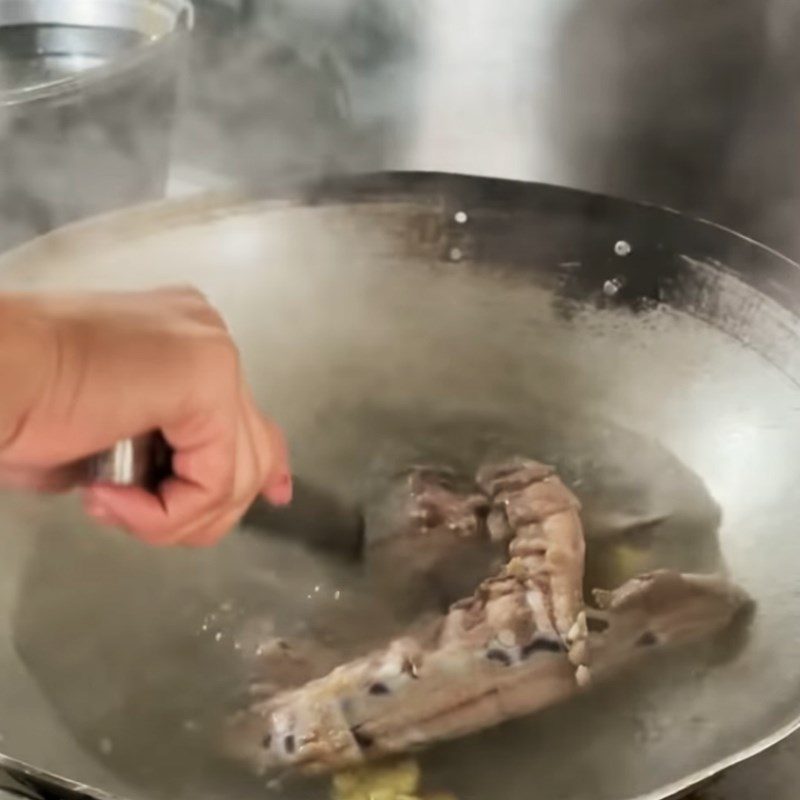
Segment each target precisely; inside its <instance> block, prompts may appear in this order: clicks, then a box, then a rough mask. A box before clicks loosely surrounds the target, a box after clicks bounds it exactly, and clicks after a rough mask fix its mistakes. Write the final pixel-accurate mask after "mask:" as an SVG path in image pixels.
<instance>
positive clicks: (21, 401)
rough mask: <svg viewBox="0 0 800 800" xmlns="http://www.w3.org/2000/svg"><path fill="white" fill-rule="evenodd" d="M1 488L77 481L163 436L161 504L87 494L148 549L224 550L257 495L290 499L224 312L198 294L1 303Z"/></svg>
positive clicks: (123, 490) (123, 495)
mask: <svg viewBox="0 0 800 800" xmlns="http://www.w3.org/2000/svg"><path fill="white" fill-rule="evenodd" d="M0 374H2V375H4V376H5V378H4V381H3V383H4V385H5V386H8V387H9V391H8V392H6V397H5V399H0V483H1V484H4V485H7V486H16V487H23V488H31V489H37V490H43V491H59V490H63V489H66V488H69V487H70V486H72V485H73V484H74V477H73V476H72V475H71V473H70V469H69V465H70V464H73V463H75V462H76V461H77V460H79V459H84V458H86V457H88V456H90V455H93V454H95V453H98V452H101V451H103V450H106V449H107V448H109V447H111V446H112V445H114V444H115V443H116V442H117V441H119V440H121V439H127V438H131V437H133V436H137V435H139V434H143V433H148V432H151V431H155V430H160V431H161V433H162V434H163V435H164V437H165V439H166V440H167V442H168V443H169V445H170V447H171V449H172V450H173V451H174V454H173V458H172V472H173V476H172V477H170V478H168V479H167V480H166V481H165V482H164V483H163V484H162V485H161V486H160V488H159V492H158V495H153V494H150V493H148V492H146V491H145V490H144V489H140V488H135V487H120V486H109V485H95V486H90V487H88V488H87V489H86V490H85V498H84V502H85V507H86V510H87V511H88V513H89V514H90V515H92V516H93V517H95V518H96V519H98V520H99V521H101V522H105V523H107V524H112V525H116V526H119V527H122V528H124V529H126V530H128V531H130V532H131V533H132V534H134V535H135V536H137V537H138V538H140V539H142V540H144V541H146V542H149V543H151V544H161V545H163V544H177V543H180V544H186V545H195V546H203V545H209V544H213V543H214V542H216V541H217V540H218V539H219V538H220V537H221V536H223V535H224V534H225V533H226V532H227V531H228V530H230V528H232V527H233V526H234V525H235V524H236V522H237V521H238V520H239V518H240V517H241V516H242V515H243V514H244V512H245V511H246V509H247V507H248V506H249V505H250V503H251V502H252V500H253V499H254V498H255V497H256V496H257V495H258V494H259V493H260V494H263V495H264V496H265V497H266V499H267V500H268V501H270V502H271V503H273V504H274V505H285V504H287V503H289V502H290V500H291V494H292V483H291V476H290V472H289V465H288V457H287V452H286V445H285V442H284V439H283V436H282V434H281V432H280V431H279V430H278V428H277V427H276V426H275V425H274V423H272V422H270V421H268V420H267V419H265V418H264V417H263V416H262V415H261V414H260V413H259V411H258V410H257V408H256V406H255V403H254V400H253V397H252V394H251V392H250V390H249V388H248V386H247V385H246V383H245V381H244V378H243V375H242V372H241V367H240V363H239V357H238V354H237V351H236V347H235V345H234V343H233V340H232V339H231V337H230V335H229V334H228V332H227V330H226V328H225V324H224V322H223V321H222V319H221V317H220V316H219V314H218V313H217V312H216V311H215V310H214V309H213V308H212V307H211V306H210V305H209V304H208V302H207V301H206V300H205V298H204V297H203V296H202V295H201V294H199V293H198V292H196V291H194V290H192V289H184V288H167V289H160V290H155V291H149V292H137V293H120V294H114V293H106V294H101V293H97V294H79V295H69V296H68V295H45V294H43V295H34V294H26V295H0Z"/></svg>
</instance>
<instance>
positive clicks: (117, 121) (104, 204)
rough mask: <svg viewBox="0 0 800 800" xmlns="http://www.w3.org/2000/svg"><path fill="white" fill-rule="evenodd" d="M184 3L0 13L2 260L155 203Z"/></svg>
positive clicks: (162, 180)
mask: <svg viewBox="0 0 800 800" xmlns="http://www.w3.org/2000/svg"><path fill="white" fill-rule="evenodd" d="M192 19H193V12H192V7H191V5H190V4H189V3H188V2H187V1H186V0H81V2H52V1H51V0H7V1H5V0H4V2H2V3H0V250H3V249H7V248H9V247H10V246H13V245H14V244H17V243H19V242H21V241H24V240H26V239H30V238H32V237H33V236H35V235H37V234H40V233H44V232H46V231H48V230H52V229H53V228H55V227H58V226H59V225H63V224H65V223H67V222H71V221H74V220H76V219H80V218H82V217H86V216H89V215H92V214H97V213H100V212H103V211H107V210H110V209H114V208H120V207H123V206H126V205H130V204H132V203H137V202H142V201H144V200H149V199H155V198H158V197H161V196H163V192H164V187H165V185H166V182H167V176H168V172H169V158H170V135H171V131H172V125H173V115H174V110H175V95H176V90H177V84H178V75H179V68H180V64H181V63H182V46H183V42H184V40H185V38H186V35H187V31H188V29H189V27H190V26H191V24H192Z"/></svg>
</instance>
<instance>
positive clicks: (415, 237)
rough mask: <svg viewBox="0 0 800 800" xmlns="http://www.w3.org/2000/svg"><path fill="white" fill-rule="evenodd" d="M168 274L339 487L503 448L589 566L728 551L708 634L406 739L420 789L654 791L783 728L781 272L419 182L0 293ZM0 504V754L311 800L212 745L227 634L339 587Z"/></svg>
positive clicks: (210, 218)
mask: <svg viewBox="0 0 800 800" xmlns="http://www.w3.org/2000/svg"><path fill="white" fill-rule="evenodd" d="M176 282H191V283H193V284H195V285H197V286H199V287H200V288H201V289H202V290H204V291H205V292H206V293H207V294H208V295H209V296H210V297H211V298H212V299H213V301H214V302H215V303H216V304H217V305H218V306H219V307H220V308H221V310H222V311H223V313H224V314H225V316H226V318H227V319H228V321H229V323H230V325H231V327H232V329H233V331H234V333H235V335H236V337H237V339H238V341H239V342H240V344H241V349H242V353H243V358H244V362H245V365H246V368H247V371H248V373H249V376H250V378H251V379H252V381H253V383H254V385H255V389H256V392H257V395H258V397H259V400H260V402H261V404H262V405H263V407H264V408H265V409H268V410H269V411H270V412H271V413H272V414H274V415H275V416H276V417H277V419H278V420H279V421H280V422H281V423H282V425H283V426H284V427H285V428H286V429H287V431H288V433H289V436H290V439H291V443H292V447H293V451H294V465H295V468H296V470H297V471H298V472H299V473H302V474H303V475H304V476H306V477H308V478H311V479H314V480H316V481H319V482H321V483H323V484H324V485H326V486H327V487H329V488H330V490H331V491H334V492H338V493H340V494H341V495H342V496H344V497H348V498H356V499H357V498H358V497H359V496H361V495H362V494H363V493H364V492H365V491H366V490H367V489H369V488H370V487H371V486H372V485H373V484H374V482H375V481H379V480H381V476H382V475H384V474H385V473H386V471H387V469H389V468H392V467H394V466H397V465H398V464H403V463H407V462H408V461H409V460H415V459H419V458H446V459H448V460H450V461H452V462H455V463H459V464H463V465H469V464H472V463H474V462H475V461H477V460H479V459H480V458H482V457H483V456H485V455H486V454H489V453H496V452H501V451H502V452H507V451H512V450H513V451H521V452H524V453H526V454H530V455H532V456H535V457H537V458H542V459H544V460H547V461H552V462H554V463H555V464H557V465H558V467H559V469H560V470H561V471H562V473H563V474H564V475H565V476H566V477H567V479H568V480H569V481H570V482H571V483H572V485H574V486H575V487H576V491H578V492H579V493H580V494H581V497H582V499H583V501H584V503H585V506H586V519H587V524H588V536H589V548H588V549H589V572H590V576H591V580H592V581H594V582H595V583H598V582H612V581H613V582H616V581H617V580H618V579H620V578H621V577H624V576H625V575H626V574H627V572H628V571H639V570H640V569H642V568H646V567H647V566H651V565H661V566H676V567H680V568H690V569H697V570H710V569H715V568H718V567H721V566H724V567H725V568H726V569H728V570H729V571H730V573H731V574H732V576H733V578H734V579H735V580H736V581H738V582H739V583H741V584H742V585H743V586H744V588H745V589H747V590H748V591H749V592H750V593H752V595H753V596H754V597H755V598H756V600H757V603H758V608H757V611H756V614H755V617H754V620H753V622H752V625H751V627H750V628H749V630H748V631H746V632H745V634H743V635H742V636H740V637H738V638H736V639H735V640H731V641H726V642H725V643H724V646H723V645H722V644H715V645H714V646H708V647H702V648H699V649H698V650H697V651H696V652H694V653H692V654H689V655H687V656H683V657H681V658H679V659H678V658H676V659H672V658H669V659H668V658H664V659H661V660H660V661H658V662H657V663H654V664H651V666H650V668H649V669H645V670H643V671H640V672H639V673H637V674H635V675H634V676H631V675H627V676H624V677H622V678H621V679H620V680H619V681H617V682H616V683H614V684H612V685H609V686H607V687H603V688H600V689H598V690H597V691H596V692H595V693H593V694H592V695H590V696H588V697H586V698H582V699H580V700H579V701H578V702H574V703H571V704H569V705H567V706H566V707H562V708H557V709H553V710H551V711H549V712H547V713H545V714H542V715H539V716H537V717H535V718H533V719H531V720H525V721H522V722H518V723H515V724H512V725H508V726H504V727H502V728H500V729H497V730H494V731H490V732H488V733H486V734H484V735H481V736H478V737H475V738H473V739H469V740H464V741H460V742H456V743H454V744H452V745H448V746H446V747H442V748H439V749H437V750H435V751H433V752H431V753H429V754H426V755H425V756H424V757H423V769H424V773H425V774H426V775H427V776H428V777H429V778H430V779H431V780H433V781H434V783H435V784H436V785H437V786H444V787H447V788H449V789H451V790H452V791H454V792H455V793H456V795H457V796H458V797H459V798H460V800H488V799H489V798H494V797H500V796H502V797H504V798H507V800H521V799H522V798H529V797H533V796H536V797H546V798H567V799H568V800H584V798H585V799H586V800H589V798H591V800H627V799H629V798H639V800H644V798H649V799H650V800H655V799H656V798H664V797H667V796H670V795H672V794H674V793H676V792H679V791H681V790H684V789H686V788H687V787H689V786H691V785H693V784H695V783H696V782H698V781H700V780H702V779H704V778H707V777H709V776H710V775H713V774H714V773H716V772H717V771H719V770H721V769H723V768H724V767H726V766H728V765H731V764H733V763H735V762H737V761H739V760H741V759H743V758H745V757H747V756H748V755H750V754H753V753H755V752H757V751H758V750H760V749H763V748H765V747H766V746H768V745H769V744H770V743H772V742H775V741H777V740H779V739H780V738H782V737H784V736H786V735H787V734H788V733H789V732H790V731H792V730H793V729H794V728H796V727H797V726H798V724H800V675H799V674H798V670H797V667H796V664H797V661H798V655H800V638H798V633H797V631H798V626H797V618H798V612H799V611H800V592H799V591H798V589H797V586H798V580H797V571H798V566H799V565H800V538H798V536H797V535H796V530H797V521H796V520H797V518H798V516H799V513H798V512H800V496H799V495H798V492H797V490H796V483H797V476H798V474H800V467H798V466H797V460H798V453H800V388H798V384H799V382H800V320H799V319H798V313H800V270H798V267H797V265H795V264H794V263H792V262H790V261H788V260H787V259H785V258H783V257H781V256H780V255H778V254H777V253H775V252H773V251H770V250H768V249H766V248H764V247H761V246H760V245H758V244H756V243H754V242H752V241H750V240H747V239H745V238H742V237H740V236H737V235H736V234H734V233H731V232H729V231H726V230H723V229H721V228H718V227H715V226H712V225H708V224H705V223H701V222H695V221H692V220H689V219H686V218H684V217H682V216H680V215H678V214H675V213H672V212H670V211H667V210H663V209H658V208H654V207H646V206H640V205H635V204H630V203H625V202H621V201H616V200H612V199H609V198H606V197H601V196H597V195H590V194H585V193H581V192H576V191H571V190H566V189H560V188H555V187H550V186H544V185H540V184H524V183H516V182H510V181H501V180H492V179H484V178H471V177H463V176H447V175H436V174H394V175H382V176H375V177H363V178H358V179H352V180H347V181H339V180H337V181H332V182H330V183H327V184H325V185H322V186H316V187H314V188H313V189H311V190H304V191H299V192H291V193H288V192H287V193H285V194H284V195H283V196H282V197H280V198H277V199H275V198H273V199H266V200H260V201H251V200H244V199H242V200H237V199H232V198H207V199H204V200H200V201H197V200H193V201H183V202H178V203H171V204H162V205H156V206H151V207H145V208H142V209H139V210H134V211H131V212H127V213H123V214H117V215H114V216H109V217H105V218H103V219H99V220H96V221H92V222H89V223H86V224H82V225H78V226H74V227H72V228H69V229H65V230H63V231H62V232H58V233H55V234H53V235H50V236H48V237H47V238H44V239H41V240H39V241H37V242H34V243H33V244H31V245H29V246H26V247H24V248H22V249H20V250H18V251H16V252H15V253H13V254H11V255H10V256H8V257H6V258H5V259H4V260H3V261H2V262H0V286H2V288H3V289H19V288H25V289H51V288H62V289H63V288H75V289H87V288H112V287H113V288H117V289H122V288H126V289H127V288H135V287H144V286H152V285H157V284H163V283H176ZM614 514H629V515H634V516H636V515H640V514H641V515H648V514H664V515H666V518H667V519H666V522H664V523H663V524H662V525H661V526H659V527H657V528H656V529H655V530H653V531H651V533H650V534H649V535H648V537H646V538H645V539H644V540H642V539H637V540H635V541H634V540H628V539H626V538H625V537H622V538H620V537H615V536H611V537H609V536H608V535H606V536H603V535H602V531H603V527H604V524H603V520H608V519H609V518H613V515H614ZM0 516H1V517H2V525H0V554H1V555H0V569H2V573H3V574H2V581H0V720H1V722H0V733H2V734H3V737H4V738H3V742H2V750H3V751H4V752H5V753H7V754H8V755H9V756H13V757H14V758H17V759H22V760H24V761H26V762H30V763H32V764H35V765H36V767H37V768H39V769H42V770H47V771H50V772H54V773H57V774H60V775H64V776H67V777H68V778H70V779H72V780H74V781H78V782H83V783H87V784H91V785H93V786H95V787H98V788H99V789H102V790H105V791H110V792H115V793H118V794H123V795H126V796H128V797H149V798H152V797H170V798H176V797H183V796H186V797H189V796H192V797H202V798H204V797H214V798H216V797H220V798H221V797H227V796H237V797H240V798H241V797H256V796H258V797H263V796H264V793H265V792H267V796H275V797H304V798H305V797H314V796H317V795H316V794H315V792H316V791H318V789H317V788H315V787H314V786H303V787H300V788H296V789H285V790H283V791H282V792H281V791H278V790H276V793H275V794H273V795H270V794H269V793H270V792H271V791H272V789H265V788H264V787H263V786H262V785H260V784H259V783H258V782H256V781H251V780H250V779H249V778H247V777H246V776H243V775H241V774H239V773H237V772H236V771H235V770H232V769H231V768H228V767H226V766H224V765H222V764H220V763H217V761H216V759H215V758H214V756H213V748H212V745H211V743H210V740H211V732H212V731H213V729H214V723H215V721H216V719H217V717H218V715H219V714H220V713H222V710H223V707H224V706H226V704H228V703H230V702H231V701H232V700H233V699H235V697H236V695H237V694H239V693H241V692H242V690H243V688H244V683H245V675H246V671H247V664H243V663H242V659H241V658H240V657H239V656H238V653H237V649H236V644H237V639H236V636H237V635H238V634H237V633H236V632H237V631H239V630H241V625H242V624H243V623H255V622H258V621H259V620H264V619H266V618H267V617H279V618H284V619H297V618H300V617H302V618H312V617H313V616H314V615H315V614H317V613H323V612H324V609H325V604H326V603H327V602H329V600H330V598H331V596H332V595H333V592H334V590H336V589H341V590H343V591H347V592H350V594H351V596H354V597H356V598H357V597H358V594H357V586H358V584H357V579H356V578H355V577H354V576H352V575H351V574H350V573H349V572H348V571H347V570H346V569H344V568H342V567H340V566H339V565H338V564H337V563H335V562H333V561H326V560H324V559H323V557H322V556H321V555H319V554H314V553H312V552H310V551H308V550H306V549H304V548H303V546H302V545H301V544H299V543H298V544H294V543H287V542H278V541H277V540H273V539H271V538H270V537H269V535H268V534H265V533H264V532H259V533H253V532H252V531H247V530H240V531H238V532H236V533H234V534H233V535H232V536H231V537H229V538H228V540H226V542H225V543H224V544H223V545H222V546H221V547H219V548H218V549H215V550H213V551H210V552H203V553H194V552H191V553H190V552H182V551H181V552H162V551H154V550H148V549H146V548H144V547H142V546H140V545H138V544H136V543H134V542H132V541H129V540H127V539H125V538H124V537H122V536H116V535H113V534H109V533H108V532H107V531H99V530H93V529H92V526H91V524H90V523H88V522H87V521H86V520H85V519H84V518H83V517H82V516H81V514H80V511H79V508H78V504H77V503H76V502H75V500H74V498H70V497H65V498H56V499H47V500H43V499H41V498H27V497H19V496H14V497H12V496H8V497H4V498H3V501H2V504H0ZM606 527H607V526H606ZM372 603H373V598H367V597H365V598H364V599H363V604H362V605H363V606H365V607H366V606H370V605H371V604H372ZM357 605H358V604H357V603H356V606H357ZM356 616H357V615H356ZM349 624H352V625H353V626H354V628H357V626H358V625H359V624H362V623H361V622H359V621H358V620H357V619H355V620H350V622H349ZM29 783H31V782H30V780H29ZM31 785H36V779H34V781H33V784H31ZM38 785H41V784H38ZM30 791H33V792H34V793H35V792H36V791H38V790H36V789H31V790H30ZM49 791H50V792H51V795H50V796H54V795H55V796H58V795H59V794H61V793H62V792H63V790H59V789H58V788H55V789H53V788H52V787H50V789H49ZM319 791H322V789H319ZM37 796H41V792H40V793H39V795H37ZM321 796H324V794H323V795H321Z"/></svg>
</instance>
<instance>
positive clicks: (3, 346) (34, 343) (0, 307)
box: [0, 292, 58, 452]
mask: <svg viewBox="0 0 800 800" xmlns="http://www.w3.org/2000/svg"><path fill="white" fill-rule="evenodd" d="M57 353H58V346H57V334H56V327H55V325H54V324H53V323H52V322H51V320H50V319H49V318H48V316H47V315H46V313H44V311H43V309H42V308H41V307H40V305H39V303H37V301H36V299H35V298H34V297H33V296H31V295H24V294H7V293H3V292H0V386H2V392H0V452H2V450H4V449H5V448H6V447H7V446H8V445H9V444H11V443H12V442H13V441H14V439H15V438H16V436H17V435H18V433H19V432H20V430H21V429H22V427H23V425H24V422H25V420H26V418H28V417H29V416H30V414H31V413H32V411H33V409H34V408H35V407H36V404H37V402H38V401H39V400H40V398H41V397H42V396H43V395H44V394H45V393H46V391H47V388H48V386H49V385H50V382H51V377H52V375H53V372H54V370H55V367H56V362H57Z"/></svg>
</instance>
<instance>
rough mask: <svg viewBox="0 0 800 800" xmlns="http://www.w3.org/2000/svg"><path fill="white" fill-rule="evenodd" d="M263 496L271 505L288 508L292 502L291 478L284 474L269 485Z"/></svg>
mask: <svg viewBox="0 0 800 800" xmlns="http://www.w3.org/2000/svg"><path fill="white" fill-rule="evenodd" d="M265 494H266V497H267V500H269V501H270V503H272V504H273V505H275V506H288V505H289V503H291V502H292V476H291V475H289V473H288V472H286V473H284V474H283V475H281V476H280V477H279V478H278V479H277V480H275V481H273V482H272V484H270V486H269V488H268V489H267V491H266V492H265Z"/></svg>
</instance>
